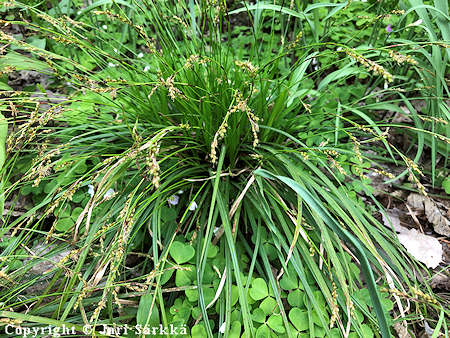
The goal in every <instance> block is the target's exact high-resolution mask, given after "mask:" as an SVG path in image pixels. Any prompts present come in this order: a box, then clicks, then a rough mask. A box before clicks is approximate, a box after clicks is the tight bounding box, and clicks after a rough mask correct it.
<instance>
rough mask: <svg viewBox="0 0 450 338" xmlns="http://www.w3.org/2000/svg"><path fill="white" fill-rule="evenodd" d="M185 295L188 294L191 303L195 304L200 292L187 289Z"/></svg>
mask: <svg viewBox="0 0 450 338" xmlns="http://www.w3.org/2000/svg"><path fill="white" fill-rule="evenodd" d="M184 293H185V294H186V297H187V299H188V300H189V301H190V302H191V303H194V302H196V301H197V300H198V291H197V289H187V290H185V291H184Z"/></svg>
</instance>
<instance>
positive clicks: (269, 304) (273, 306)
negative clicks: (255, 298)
mask: <svg viewBox="0 0 450 338" xmlns="http://www.w3.org/2000/svg"><path fill="white" fill-rule="evenodd" d="M259 308H260V309H262V310H263V311H264V313H265V314H266V315H267V316H268V315H270V314H272V313H274V312H277V313H279V312H280V309H279V308H278V304H277V301H276V300H275V299H274V298H272V297H267V298H266V299H264V300H263V301H262V302H261V304H259Z"/></svg>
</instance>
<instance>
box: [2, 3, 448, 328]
mask: <svg viewBox="0 0 450 338" xmlns="http://www.w3.org/2000/svg"><path fill="white" fill-rule="evenodd" d="M73 6H74V7H73V10H69V9H67V8H66V9H65V10H66V12H61V11H54V12H53V14H49V13H47V12H45V11H43V9H42V8H40V7H38V6H27V5H26V4H22V3H18V2H11V4H10V8H11V11H17V13H22V15H28V16H29V17H32V18H34V20H33V21H32V22H29V21H27V20H19V19H17V20H12V21H11V22H10V24H15V25H21V26H22V27H24V28H26V29H27V30H28V31H29V32H32V33H33V34H36V35H37V36H39V37H42V38H45V39H46V40H47V41H48V43H47V47H46V48H45V49H43V48H39V47H36V46H34V45H32V44H30V43H28V42H26V40H21V39H18V38H17V37H15V36H13V35H10V34H8V33H1V34H2V35H1V40H2V41H4V42H5V43H7V44H8V46H14V48H15V51H14V50H11V51H8V53H7V54H6V56H7V57H8V59H7V60H9V61H8V62H9V65H10V66H14V67H16V68H17V67H19V68H20V67H26V66H24V65H23V62H19V61H17V60H23V58H24V56H23V55H26V57H27V58H29V59H32V60H33V62H34V63H35V65H36V66H38V67H39V69H40V70H41V71H43V72H46V73H47V74H49V76H50V77H51V78H52V79H54V83H53V86H54V88H56V89H57V91H58V95H56V96H55V97H48V95H47V93H46V92H45V91H44V92H42V93H38V94H34V95H29V94H27V93H26V92H20V91H13V90H12V89H11V90H9V91H6V92H5V93H7V95H8V96H7V97H6V98H5V97H3V98H2V99H1V100H2V101H1V104H2V105H1V109H2V111H3V113H4V115H5V116H8V117H9V119H8V120H9V125H10V136H9V138H8V140H7V155H8V158H7V160H6V162H5V166H4V169H2V172H3V177H4V182H8V184H6V183H5V184H6V188H5V197H6V199H7V200H8V201H10V202H11V203H10V205H14V203H19V201H21V200H22V199H23V196H27V198H28V199H29V200H31V201H32V203H31V205H29V206H28V207H27V208H26V210H25V211H24V212H23V213H22V214H20V215H16V216H14V215H13V214H12V213H9V214H8V213H7V214H6V215H5V216H4V218H3V223H2V225H1V228H0V233H1V235H2V238H5V239H4V240H3V241H2V243H3V244H2V251H1V256H0V271H2V275H0V278H1V279H0V280H1V281H2V287H1V289H0V316H1V317H4V318H7V319H8V320H9V321H10V322H14V321H23V322H32V323H33V322H34V323H39V324H42V325H44V324H52V325H62V324H64V323H66V324H67V323H75V324H76V325H78V326H80V325H82V323H84V324H91V325H95V324H105V323H117V324H120V323H122V324H123V323H133V324H136V323H137V324H139V325H143V326H145V325H149V324H151V325H157V324H158V325H159V323H162V324H163V325H164V326H168V325H169V324H173V323H177V324H179V325H187V326H189V327H191V328H192V329H191V335H192V336H198V337H201V336H210V337H212V336H217V335H220V336H221V335H223V334H225V335H229V336H233V337H234V336H236V337H239V336H241V335H243V336H245V337H252V336H261V335H262V336H267V337H269V336H273V335H275V334H281V335H284V336H286V337H295V336H297V335H299V334H304V333H305V332H308V333H309V335H311V336H327V337H331V336H336V337H340V336H348V335H349V334H351V335H356V336H360V337H368V336H371V335H373V334H374V333H376V334H377V335H378V334H380V335H381V336H383V337H389V336H391V334H392V333H393V324H394V316H393V312H391V310H392V309H393V306H394V303H395V313H396V314H398V315H399V318H398V319H397V318H396V320H397V321H398V322H399V323H401V325H404V324H405V323H407V321H408V320H413V319H416V318H419V317H420V316H427V317H430V316H432V315H435V314H436V313H439V314H441V319H440V321H439V322H440V323H441V324H440V327H445V322H444V319H443V318H444V317H443V314H444V311H446V310H445V309H443V307H442V306H441V305H440V303H439V301H438V300H436V298H435V297H434V296H432V293H431V290H429V289H424V291H420V293H419V292H418V291H417V290H418V289H420V288H422V287H423V288H426V284H424V282H423V279H421V280H419V279H417V277H416V276H417V274H420V273H421V272H420V269H419V266H418V265H417V263H416V262H415V261H414V260H412V259H411V258H410V257H409V256H408V255H407V253H406V252H405V250H404V249H403V248H402V247H401V246H400V245H399V243H398V241H397V239H396V238H395V235H394V234H393V232H392V230H391V229H388V228H386V227H385V226H384V225H382V224H380V222H379V221H378V220H377V218H376V217H374V215H373V212H374V208H381V206H380V204H379V203H377V201H376V199H375V198H374V196H373V195H372V190H371V187H370V184H369V183H370V180H369V178H368V177H367V173H368V172H369V171H375V172H377V173H379V174H381V175H384V176H386V177H387V178H390V179H393V178H395V176H393V175H392V174H391V173H389V172H387V171H385V170H384V167H383V162H382V159H383V158H387V159H390V161H392V162H395V163H398V164H399V163H404V164H405V167H406V170H407V172H408V173H409V175H410V177H411V180H412V182H413V183H414V184H416V187H417V189H418V190H421V191H422V192H424V187H423V185H422V184H421V181H420V179H421V177H420V173H421V172H420V169H419V167H418V165H417V163H416V162H417V161H418V158H415V159H414V160H410V159H409V157H408V154H404V153H403V152H402V151H401V149H398V148H397V147H396V146H395V145H394V144H392V142H391V141H390V140H389V138H388V131H389V130H388V129H387V128H388V127H387V126H386V123H385V122H384V121H379V120H377V117H376V114H374V110H376V109H380V110H381V109H384V108H386V107H388V106H389V107H391V106H395V102H396V101H395V100H398V101H401V100H406V101H407V102H408V98H407V96H405V95H404V94H402V93H399V94H398V95H397V96H396V97H395V99H394V98H392V97H387V98H386V102H385V103H384V104H385V105H384V106H383V103H382V102H381V103H380V102H379V101H376V99H377V97H376V93H373V92H371V91H367V90H366V89H367V88H369V87H370V86H375V84H376V83H387V84H388V85H390V84H391V83H392V82H393V81H394V79H395V81H397V82H394V83H396V85H397V86H401V83H402V81H404V82H406V81H409V80H408V79H405V78H404V77H401V78H400V79H397V78H396V74H395V71H394V70H390V69H389V65H390V62H392V57H391V58H389V56H388V53H387V52H386V50H385V47H379V48H378V47H376V48H375V47H374V48H367V46H362V47H361V48H353V47H350V46H348V45H346V44H345V43H341V42H340V43H337V42H330V41H328V40H327V34H323V32H320V31H318V27H317V25H318V24H319V19H318V18H319V15H320V13H321V12H320V10H325V11H326V19H325V20H331V19H332V18H333V16H334V15H335V14H336V13H339V12H340V11H346V10H347V9H348V5H347V4H345V5H344V4H342V5H341V4H340V5H335V4H318V5H315V6H314V5H313V6H311V7H305V6H304V4H301V3H298V4H296V5H295V6H292V7H290V8H288V7H285V6H284V5H283V4H281V5H272V4H268V3H265V2H258V3H257V4H255V5H251V6H250V5H247V4H245V3H244V4H243V5H239V6H237V8H234V9H230V8H227V4H226V2H225V1H217V2H212V1H199V2H197V1H187V2H178V1H150V0H145V1H120V2H119V1H110V2H107V1H104V2H101V3H99V4H97V3H94V4H93V5H91V6H88V7H85V8H82V9H81V10H79V9H78V8H77V7H76V2H73ZM278 15H281V16H282V17H283V19H282V20H279V19H278V18H277V17H278ZM236 18H241V20H243V22H244V23H242V26H243V27H245V29H246V30H243V31H245V32H249V34H247V35H246V34H242V33H240V32H239V31H236V29H235V28H236V27H235V26H236V24H235V23H234V22H235V20H236ZM330 22H331V21H330ZM246 25H247V26H246ZM280 26H281V28H280ZM306 26H307V29H305V27H306ZM327 29H332V28H330V27H328V26H327ZM267 32H269V33H267ZM308 32H313V33H311V35H308V34H310V33H308ZM125 33H126V34H125ZM240 42H242V45H240V46H239V43H240ZM354 43H355V41H352V44H354ZM17 51H19V52H20V51H21V52H22V53H19V52H17ZM24 53H25V54H24ZM322 57H326V58H327V60H328V63H319V64H318V63H317V62H318V60H319V62H321V61H320V60H321V59H322ZM5 62H6V61H5V60H4V62H3V63H5ZM14 62H15V63H14ZM317 65H318V66H317ZM410 66H411V67H412V66H413V65H410ZM319 67H320V68H319ZM13 70H14V69H13ZM407 71H409V70H408V69H405V72H407ZM346 82H348V83H350V82H351V83H352V85H353V87H352V88H353V89H354V91H353V92H352V93H350V94H349V93H343V87H344V88H345V89H346V88H347V86H346V84H345V83H346ZM392 95H396V94H392ZM398 101H397V102H398ZM417 121H419V120H417ZM396 127H398V128H402V126H396ZM413 130H415V131H418V130H420V131H421V133H422V134H426V135H428V137H438V133H437V131H436V130H431V131H427V130H425V129H424V128H423V126H422V124H420V125H419V126H416V128H415V129H413ZM422 138H423V136H420V137H419V140H422ZM439 140H440V141H439V142H442V141H444V142H446V141H448V139H447V138H446V137H445V136H442V135H440V138H439ZM422 141H423V140H422ZM422 141H421V142H422ZM420 146H421V147H422V146H423V145H422V143H421V145H420ZM369 147H373V149H377V152H378V154H377V155H378V156H372V155H373V154H372V155H371V154H370V152H366V151H367V150H368V149H369ZM355 190H357V191H358V192H359V194H356V193H355ZM363 198H365V200H366V201H369V200H370V201H373V205H374V206H375V207H372V209H371V208H368V206H367V204H366V203H365V202H364V200H363ZM55 257H56V258H55ZM42 264H44V266H45V268H44V269H43V270H42ZM38 267H41V269H40V270H39V269H38ZM37 270H39V271H40V272H41V273H40V275H34V274H33V273H32V272H33V271H37ZM413 271H416V273H414V272H413ZM43 276H44V277H45V278H46V279H45V281H46V282H45V288H44V289H41V290H40V292H37V293H36V292H35V293H33V292H31V293H30V291H29V290H30V288H32V287H33V286H35V285H36V284H38V283H42V279H43ZM4 281H6V283H3V282H4ZM364 289H367V290H366V291H364ZM414 290H416V291H414ZM367 291H368V292H367ZM180 294H181V295H183V297H185V298H183V299H180V298H179V295H180ZM427 297H428V298H427ZM410 299H414V300H415V301H414V302H412V303H410V306H413V307H414V310H415V311H416V312H415V313H414V312H413V311H412V309H410V310H409V311H410V312H407V310H406V301H409V300H410ZM287 300H288V301H287ZM416 301H417V304H421V305H417V306H416V305H415V304H416ZM430 311H431V312H430ZM433 311H434V312H433ZM395 317H397V316H395ZM300 323H302V324H300ZM305 323H306V326H305V327H303V324H305ZM436 329H437V332H439V328H438V327H437V328H436Z"/></svg>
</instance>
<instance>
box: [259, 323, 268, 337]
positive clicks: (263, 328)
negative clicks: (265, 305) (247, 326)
mask: <svg viewBox="0 0 450 338" xmlns="http://www.w3.org/2000/svg"><path fill="white" fill-rule="evenodd" d="M256 338H270V329H269V327H268V326H267V325H266V324H263V325H261V326H260V327H258V330H256Z"/></svg>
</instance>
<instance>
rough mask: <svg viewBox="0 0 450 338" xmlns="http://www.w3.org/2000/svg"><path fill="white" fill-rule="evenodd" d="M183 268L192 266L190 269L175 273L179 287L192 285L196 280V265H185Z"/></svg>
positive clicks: (176, 283)
mask: <svg viewBox="0 0 450 338" xmlns="http://www.w3.org/2000/svg"><path fill="white" fill-rule="evenodd" d="M183 268H190V270H177V272H176V274H175V285H176V286H178V287H180V286H187V285H191V284H192V282H193V281H194V280H195V270H194V269H195V267H194V266H192V265H184V266H183Z"/></svg>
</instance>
